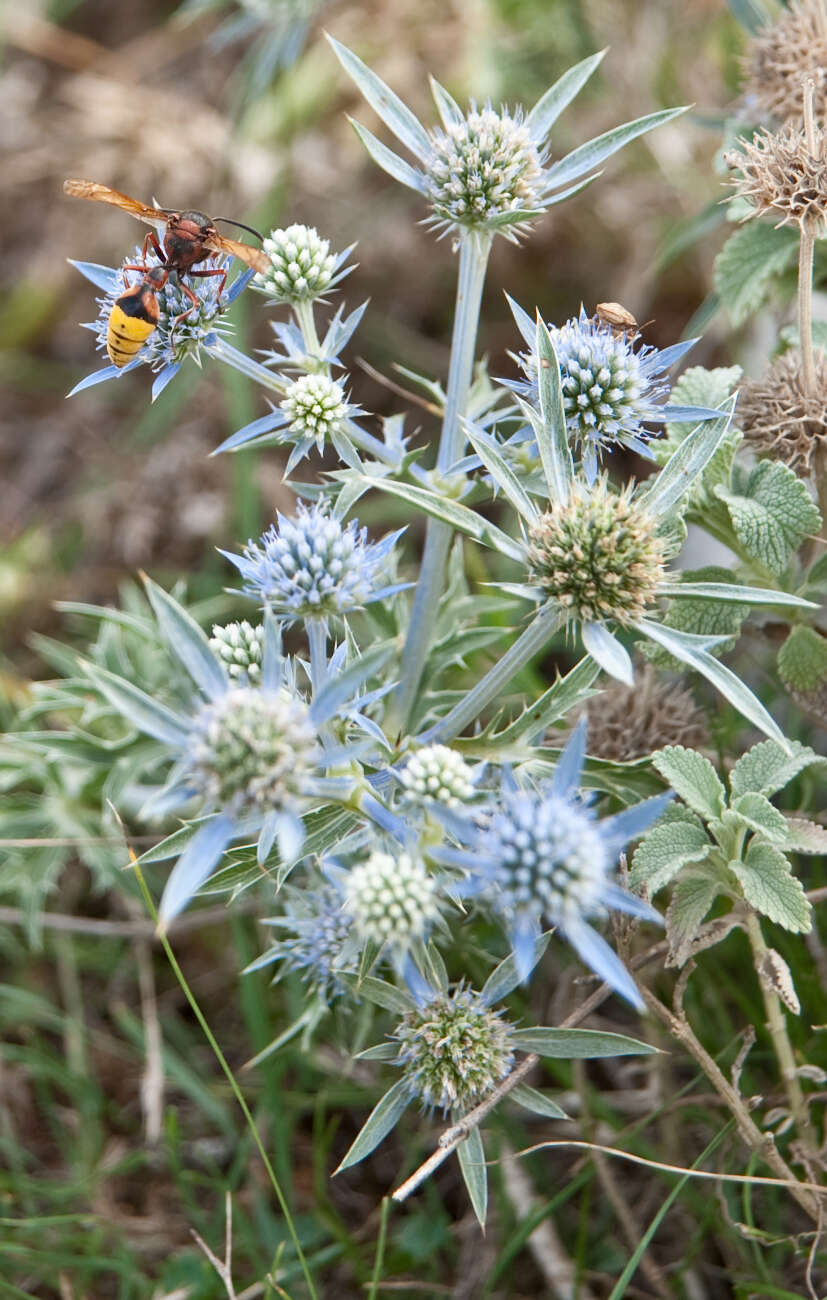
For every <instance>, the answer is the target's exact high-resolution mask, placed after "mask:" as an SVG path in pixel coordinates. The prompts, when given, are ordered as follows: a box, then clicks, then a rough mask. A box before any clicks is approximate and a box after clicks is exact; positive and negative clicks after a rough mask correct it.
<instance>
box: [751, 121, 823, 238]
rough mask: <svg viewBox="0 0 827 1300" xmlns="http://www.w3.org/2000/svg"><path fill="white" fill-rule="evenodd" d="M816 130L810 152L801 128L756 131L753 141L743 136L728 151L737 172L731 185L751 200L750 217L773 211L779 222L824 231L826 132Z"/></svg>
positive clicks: (815, 233) (814, 129) (818, 232)
mask: <svg viewBox="0 0 827 1300" xmlns="http://www.w3.org/2000/svg"><path fill="white" fill-rule="evenodd" d="M813 135H814V139H815V150H814V151H811V149H810V147H809V146H808V142H807V137H806V134H805V132H804V130H803V129H801V128H798V127H794V126H787V127H784V128H782V129H781V130H780V131H757V132H756V133H755V135H754V136H753V137H752V140H741V141H740V143H739V147H738V148H737V149H735V150H732V151H731V152H730V153H728V154H727V155H726V162H727V163H728V165H729V166H730V167H731V168H732V169H733V172H734V174H733V176H732V177H731V178H730V184H731V185H732V187H733V189H734V190H735V192H736V194H738V195H740V196H741V198H745V199H747V200H748V201H749V202H750V204H751V205H752V211H751V212H750V213H748V214H747V216H748V217H749V216H761V214H762V213H769V214H770V215H771V216H773V217H775V219H776V224H777V225H779V226H784V225H788V224H794V225H797V226H798V227H799V228H800V229H801V230H808V231H810V232H811V233H812V234H814V235H819V234H821V233H822V232H823V229H824V222H825V219H827V157H826V156H825V145H827V134H825V132H824V131H822V130H820V129H819V128H818V127H814V128H813Z"/></svg>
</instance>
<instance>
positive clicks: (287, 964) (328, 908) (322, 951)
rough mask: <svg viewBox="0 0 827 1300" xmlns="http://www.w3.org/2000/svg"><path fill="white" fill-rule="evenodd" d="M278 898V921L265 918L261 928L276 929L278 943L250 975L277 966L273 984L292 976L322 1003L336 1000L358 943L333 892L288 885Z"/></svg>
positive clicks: (321, 887) (325, 887)
mask: <svg viewBox="0 0 827 1300" xmlns="http://www.w3.org/2000/svg"><path fill="white" fill-rule="evenodd" d="M283 893H284V896H285V904H284V913H283V915H282V916H276V917H268V918H267V919H266V921H265V925H270V926H275V927H278V928H279V929H280V930H282V931H284V937H283V938H280V939H277V940H276V941H275V943H274V944H273V945H272V947H271V948H270V949H269V950H268V951H267V952H266V953H265V954H264V955H263V956H262V957H260V958H259V959H258V960H257V961H256V962H254V963H253V966H252V967H251V969H256V970H258V969H260V968H261V967H262V966H265V965H271V964H272V963H273V962H281V969H280V971H279V972H278V978H281V976H283V975H286V974H288V973H295V974H297V975H299V976H300V977H301V979H302V980H303V981H304V983H305V984H306V985H307V987H308V989H309V991H310V992H311V993H313V994H318V995H319V996H320V997H321V998H322V999H323V1000H324V1001H325V1002H329V1001H331V1000H332V999H333V998H336V997H340V996H341V994H343V993H344V992H345V991H346V986H345V984H344V982H343V980H342V978H341V975H342V972H343V971H344V970H347V969H350V968H351V966H352V964H353V961H354V959H355V957H356V956H357V955H358V941H357V939H356V936H355V935H354V932H353V921H352V918H351V917H350V916H349V915H348V913H347V912H346V911H345V910H344V907H343V906H342V898H341V895H340V893H339V891H338V890H337V889H335V888H334V886H333V885H329V884H324V885H318V886H316V887H315V888H311V889H306V888H303V889H297V888H295V887H291V886H289V885H288V886H287V887H286V888H285V889H284V891H283Z"/></svg>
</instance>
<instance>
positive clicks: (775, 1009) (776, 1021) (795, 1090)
mask: <svg viewBox="0 0 827 1300" xmlns="http://www.w3.org/2000/svg"><path fill="white" fill-rule="evenodd" d="M746 931H747V934H748V935H749V941H750V944H751V945H752V955H753V958H754V963H755V971H756V974H757V975H758V983H759V984H760V985H761V994H762V996H763V999H764V1007H765V1009H766V1012H767V1029H768V1031H769V1035H770V1038H771V1039H772V1045H773V1048H774V1050H775V1055H776V1059H777V1061H778V1068H779V1070H780V1071H781V1078H782V1080H783V1082H784V1090H785V1092H786V1094H787V1101H788V1102H789V1106H790V1111H791V1112H792V1116H793V1119H794V1120H795V1125H796V1130H797V1132H798V1136H799V1137H800V1138H801V1140H802V1141H803V1142H804V1143H805V1144H806V1145H807V1146H808V1147H812V1146H813V1145H814V1140H815V1139H814V1134H813V1129H812V1125H811V1123H810V1114H809V1110H808V1107H807V1102H806V1099H805V1097H804V1093H803V1092H802V1089H801V1083H800V1081H799V1078H798V1072H797V1070H796V1064H795V1057H794V1056H793V1049H792V1044H791V1042H790V1037H789V1034H788V1033H787V1021H786V1017H785V1016H784V1012H783V1010H782V1007H781V1001H780V999H779V997H778V994H777V993H776V992H775V990H774V989H773V988H772V987H771V985H769V984H768V983H767V981H766V979H765V978H764V977H763V976H762V970H763V967H764V962H765V959H766V956H767V953H768V951H769V950H768V948H767V945H766V942H765V940H764V934H763V931H762V929H761V922H760V921H759V919H758V917H757V916H756V914H755V913H754V912H749V913H748V914H747V918H746Z"/></svg>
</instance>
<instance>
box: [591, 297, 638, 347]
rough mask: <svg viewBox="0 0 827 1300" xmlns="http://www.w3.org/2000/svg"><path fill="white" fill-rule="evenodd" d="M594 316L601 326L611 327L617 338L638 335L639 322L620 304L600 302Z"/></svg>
mask: <svg viewBox="0 0 827 1300" xmlns="http://www.w3.org/2000/svg"><path fill="white" fill-rule="evenodd" d="M594 314H595V316H596V317H597V319H598V320H599V321H600V323H601V325H609V326H611V330H612V333H613V334H614V336H615V338H620V337H621V336H622V335H624V334H637V331H638V323H637V321H636V320H635V318H634V316H633V315H632V313H631V312H630V311H627V310H626V308H625V307H622V306H621V305H620V303H619V302H599V303H598V304H597V306H596V307H595V309H594Z"/></svg>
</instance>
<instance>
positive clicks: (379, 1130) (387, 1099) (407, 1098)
mask: <svg viewBox="0 0 827 1300" xmlns="http://www.w3.org/2000/svg"><path fill="white" fill-rule="evenodd" d="M410 1104H411V1092H410V1088H409V1086H408V1082H407V1080H406V1079H399V1080H398V1082H397V1083H395V1084H394V1085H393V1087H392V1088H389V1089H388V1091H387V1092H386V1093H385V1095H384V1097H383V1098H382V1100H381V1101H379V1102H377V1103H376V1105H375V1106H374V1108H373V1110H372V1111H371V1112H370V1114H369V1115H368V1117H367V1119H366V1120H365V1123H364V1124H363V1126H362V1128H361V1130H360V1132H359V1135H358V1136H357V1138H356V1141H355V1142H354V1143H353V1145H352V1146H351V1148H350V1150H349V1151H348V1152H347V1154H346V1156H345V1158H344V1160H343V1161H342V1163H341V1164H340V1165H339V1168H338V1169H337V1170H336V1173H337V1174H338V1173H341V1171H342V1170H343V1169H349V1168H350V1166H351V1165H355V1164H358V1163H359V1161H360V1160H364V1158H365V1156H369V1155H370V1153H371V1151H372V1150H373V1149H374V1147H377V1146H378V1145H379V1143H380V1142H381V1141H382V1139H383V1138H384V1137H387V1135H388V1133H390V1131H391V1129H392V1128H394V1126H395V1125H396V1123H397V1121H398V1120H399V1119H400V1118H401V1117H402V1115H403V1114H404V1112H405V1111H406V1110H407V1108H408V1106H409V1105H410Z"/></svg>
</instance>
